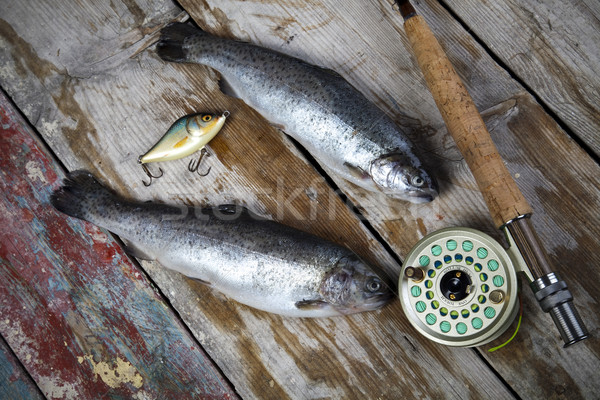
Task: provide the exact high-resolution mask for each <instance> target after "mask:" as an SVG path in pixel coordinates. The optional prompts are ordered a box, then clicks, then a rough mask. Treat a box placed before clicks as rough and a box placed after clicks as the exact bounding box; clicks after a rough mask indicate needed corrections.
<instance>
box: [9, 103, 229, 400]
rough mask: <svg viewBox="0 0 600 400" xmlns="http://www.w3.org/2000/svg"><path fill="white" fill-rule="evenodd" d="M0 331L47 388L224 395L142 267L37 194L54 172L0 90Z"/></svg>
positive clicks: (83, 393)
mask: <svg viewBox="0 0 600 400" xmlns="http://www.w3.org/2000/svg"><path fill="white" fill-rule="evenodd" d="M0 123H1V131H2V132H1V136H0V166H1V176H2V179H1V180H0V188H1V190H2V197H0V227H2V229H0V305H1V308H0V333H1V334H2V336H3V338H4V339H5V340H6V342H7V343H8V345H9V346H10V348H11V349H12V350H13V351H14V353H15V354H16V355H17V357H18V358H19V360H20V362H21V363H22V364H23V366H24V367H25V368H26V370H27V371H28V372H29V374H30V375H31V376H32V378H33V379H34V380H35V382H36V384H37V385H38V386H39V387H40V389H41V390H42V392H43V393H44V395H45V396H47V397H48V398H68V399H91V398H99V397H111V398H115V397H116V398H144V399H146V398H149V399H154V398H160V399H170V398H173V399H175V398H177V399H183V398H214V399H217V398H219V399H221V398H235V397H237V396H236V394H235V392H234V390H233V389H232V388H231V386H230V385H229V384H228V382H227V381H226V379H224V377H223V376H222V375H221V374H220V372H219V371H218V369H217V368H216V367H215V366H214V364H213V363H212V361H211V360H210V359H209V358H208V356H207V355H206V353H205V352H204V351H203V350H202V349H201V348H200V347H199V345H198V343H197V342H196V341H195V340H194V338H193V337H191V335H190V334H189V331H187V330H186V328H185V327H184V326H182V325H181V323H180V320H179V319H178V318H177V317H176V315H175V314H174V313H173V311H172V309H170V308H169V307H168V306H167V304H166V303H165V301H164V299H163V298H162V297H161V296H160V295H159V294H157V293H156V292H155V291H154V290H153V287H152V285H151V283H150V282H149V281H148V280H147V279H146V277H145V275H144V273H143V271H141V270H140V269H139V267H138V266H136V265H135V264H133V263H132V262H131V261H130V260H129V259H128V258H127V256H126V255H125V254H124V253H123V251H122V249H121V248H120V247H119V245H118V244H117V243H116V242H115V241H114V240H113V239H112V237H111V236H110V235H107V234H106V233H105V232H104V231H101V230H99V229H98V228H96V227H94V226H92V225H90V224H87V223H83V222H81V221H78V220H74V219H71V218H68V217H66V216H65V215H63V214H61V213H59V212H57V211H55V210H54V209H53V208H52V206H51V205H50V204H49V203H48V199H49V195H50V193H51V190H52V189H54V188H56V187H57V186H58V184H59V182H60V179H61V178H62V176H63V174H62V172H61V170H60V168H59V167H58V166H57V164H56V163H55V162H54V161H53V160H52V158H51V157H50V156H49V155H48V153H47V152H46V151H45V150H44V148H43V146H42V145H41V144H40V143H39V142H38V141H37V139H36V138H35V135H34V134H33V133H32V131H31V129H30V128H29V127H28V125H27V124H26V122H25V121H24V120H23V119H22V118H21V116H20V115H19V114H18V113H17V112H16V111H15V110H14V108H13V106H12V105H11V104H10V103H9V102H8V100H7V99H6V98H5V97H4V95H0Z"/></svg>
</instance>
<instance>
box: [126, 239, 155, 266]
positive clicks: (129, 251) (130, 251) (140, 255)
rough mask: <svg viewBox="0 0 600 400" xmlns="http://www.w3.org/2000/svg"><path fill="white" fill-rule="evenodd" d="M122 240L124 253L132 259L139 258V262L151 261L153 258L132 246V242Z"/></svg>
mask: <svg viewBox="0 0 600 400" xmlns="http://www.w3.org/2000/svg"><path fill="white" fill-rule="evenodd" d="M121 240H123V244H124V246H125V253H127V254H129V255H130V256H132V257H135V258H139V259H140V260H146V261H152V260H154V257H152V256H149V255H148V253H146V252H145V251H144V250H142V249H140V248H139V247H138V246H136V245H135V244H133V242H130V241H127V240H124V239H123V238H121Z"/></svg>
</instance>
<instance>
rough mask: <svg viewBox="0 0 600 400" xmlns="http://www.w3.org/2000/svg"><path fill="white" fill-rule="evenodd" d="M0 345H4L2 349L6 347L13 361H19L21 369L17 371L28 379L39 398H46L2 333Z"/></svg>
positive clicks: (31, 393)
mask: <svg viewBox="0 0 600 400" xmlns="http://www.w3.org/2000/svg"><path fill="white" fill-rule="evenodd" d="M0 346H1V347H4V349H6V351H8V352H9V353H10V356H11V357H12V358H13V360H14V361H15V362H18V363H19V366H20V367H21V370H20V371H19V372H20V373H22V374H23V375H24V377H25V378H26V379H28V380H29V383H31V385H30V386H29V387H30V388H32V389H33V388H35V389H33V390H37V393H38V394H39V397H40V398H41V399H44V398H46V396H44V392H43V391H42V389H41V388H40V387H39V386H38V383H37V382H36V381H35V379H33V376H31V374H30V373H29V370H27V368H25V365H23V362H21V359H20V358H19V356H17V353H15V351H14V350H13V348H12V347H10V345H9V344H8V341H7V340H6V339H5V338H4V336H3V335H0ZM33 393H35V391H34V392H30V393H29V394H30V395H33ZM0 394H2V393H0Z"/></svg>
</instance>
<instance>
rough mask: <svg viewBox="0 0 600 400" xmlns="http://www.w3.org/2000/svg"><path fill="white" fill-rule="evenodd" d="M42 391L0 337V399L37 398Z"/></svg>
mask: <svg viewBox="0 0 600 400" xmlns="http://www.w3.org/2000/svg"><path fill="white" fill-rule="evenodd" d="M43 398H44V396H43V395H42V392H40V390H39V389H38V387H37V386H36V384H35V382H34V381H33V380H32V379H31V377H30V376H29V375H27V372H26V371H25V369H24V368H23V365H22V364H21V362H20V361H19V359H18V358H17V357H16V356H15V355H14V354H13V352H12V350H11V349H10V347H8V344H7V343H6V342H5V341H4V339H3V338H0V399H19V400H30V399H31V400H38V399H43Z"/></svg>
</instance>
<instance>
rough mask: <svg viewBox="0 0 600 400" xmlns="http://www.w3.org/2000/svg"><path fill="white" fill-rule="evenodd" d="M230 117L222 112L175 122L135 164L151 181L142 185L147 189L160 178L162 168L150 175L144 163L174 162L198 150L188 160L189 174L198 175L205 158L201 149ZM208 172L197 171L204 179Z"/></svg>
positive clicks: (227, 112)
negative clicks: (195, 157)
mask: <svg viewBox="0 0 600 400" xmlns="http://www.w3.org/2000/svg"><path fill="white" fill-rule="evenodd" d="M229 115H230V113H229V111H225V112H223V114H221V115H218V114H206V113H198V114H190V115H186V116H185V117H182V118H179V119H178V120H177V121H175V123H174V124H173V125H171V127H170V128H169V130H167V133H165V134H164V136H163V137H162V138H161V139H160V140H159V141H158V142H157V143H156V144H155V145H154V146H152V148H151V149H150V150H148V152H146V153H145V154H143V155H141V156H139V158H138V163H139V164H140V165H141V166H142V169H143V170H144V173H145V174H146V175H147V176H148V177H149V178H150V182H145V181H143V183H144V185H145V186H150V185H151V184H152V179H158V178H160V177H161V176H162V175H163V170H162V169H161V168H159V171H160V173H159V174H158V175H153V174H152V172H150V170H149V169H148V166H147V165H146V164H148V163H152V162H158V161H169V160H177V159H179V158H183V157H186V156H189V155H190V154H192V153H194V152H196V151H198V150H201V152H200V157H199V158H198V160H197V161H196V160H191V161H190V163H189V164H188V170H189V171H190V172H197V171H198V167H199V166H200V162H201V161H202V158H203V157H204V156H205V155H208V152H207V151H206V149H205V148H204V146H206V144H207V143H208V142H210V141H211V140H212V138H214V137H215V136H216V135H217V133H219V131H220V130H221V128H222V127H223V124H225V120H226V119H227V117H228V116H229ZM209 172H210V168H209V169H208V171H207V172H206V173H200V172H198V174H199V175H201V176H206V175H208V173H209Z"/></svg>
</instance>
